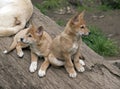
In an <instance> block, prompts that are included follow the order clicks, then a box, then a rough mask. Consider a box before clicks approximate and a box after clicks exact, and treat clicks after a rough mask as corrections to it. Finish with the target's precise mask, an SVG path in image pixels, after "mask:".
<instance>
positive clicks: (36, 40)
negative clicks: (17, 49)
mask: <svg viewBox="0 0 120 89" xmlns="http://www.w3.org/2000/svg"><path fill="white" fill-rule="evenodd" d="M20 40H21V42H23V43H26V44H28V45H29V46H30V49H31V64H30V67H29V70H30V72H35V71H36V69H37V60H38V56H43V57H44V59H45V61H44V62H43V63H42V65H41V67H40V69H39V72H38V75H39V76H40V77H43V76H45V74H46V70H47V68H48V66H49V64H50V62H49V56H50V55H51V53H50V44H51V43H52V38H51V37H50V35H49V34H48V33H47V32H45V31H43V27H42V26H40V27H39V28H38V29H36V28H35V27H34V26H32V29H30V30H28V31H27V33H26V35H25V36H24V37H23V38H21V39H20ZM56 64H57V63H56ZM59 64H60V62H59ZM60 65H62V64H60Z"/></svg>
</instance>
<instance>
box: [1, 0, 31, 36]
mask: <svg viewBox="0 0 120 89" xmlns="http://www.w3.org/2000/svg"><path fill="white" fill-rule="evenodd" d="M32 13H33V6H32V3H31V0H0V36H10V35H13V34H15V33H17V32H18V31H20V30H21V29H23V28H24V27H25V24H26V23H27V21H28V20H29V19H30V17H31V15H32Z"/></svg>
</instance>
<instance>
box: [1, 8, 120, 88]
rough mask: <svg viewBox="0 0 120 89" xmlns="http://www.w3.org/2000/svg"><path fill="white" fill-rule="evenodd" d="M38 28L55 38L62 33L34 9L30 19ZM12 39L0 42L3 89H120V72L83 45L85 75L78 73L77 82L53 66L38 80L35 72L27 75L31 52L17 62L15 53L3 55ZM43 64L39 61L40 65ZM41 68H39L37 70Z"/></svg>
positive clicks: (26, 51)
mask: <svg viewBox="0 0 120 89" xmlns="http://www.w3.org/2000/svg"><path fill="white" fill-rule="evenodd" d="M31 19H32V20H33V22H34V23H35V25H36V26H40V25H43V26H44V28H45V30H46V31H47V32H48V33H49V34H50V35H51V36H52V37H53V38H54V37H55V36H56V35H57V34H59V33H60V32H61V31H63V28H62V27H60V26H58V25H57V24H56V23H55V22H54V21H52V20H51V19H50V18H49V17H47V16H45V15H43V14H42V13H40V12H39V10H38V9H36V8H34V14H33V17H32V18H31ZM11 42H12V37H4V38H0V46H1V47H0V89H120V70H119V69H118V68H117V67H115V66H114V65H112V64H111V63H109V62H107V61H105V60H104V58H103V57H101V56H99V55H98V54H97V53H95V52H94V51H93V50H91V49H90V48H89V47H88V46H86V44H84V43H83V45H82V54H83V56H84V57H85V62H86V71H85V72H84V73H78V76H77V78H74V79H73V78H70V77H68V74H67V72H66V70H65V69H64V68H63V67H60V68H59V69H58V68H55V67H52V66H50V67H49V69H48V70H47V75H46V77H44V78H39V77H38V75H37V73H38V71H36V72H35V73H33V74H31V73H30V72H29V71H28V68H29V65H30V52H29V49H25V50H24V52H25V55H24V57H23V58H18V57H17V55H16V51H13V52H11V53H9V54H8V55H5V54H3V53H2V51H3V50H4V49H5V48H8V47H9V46H10V44H11ZM42 61H43V60H39V65H38V66H40V64H41V63H42ZM38 68H39V67H38Z"/></svg>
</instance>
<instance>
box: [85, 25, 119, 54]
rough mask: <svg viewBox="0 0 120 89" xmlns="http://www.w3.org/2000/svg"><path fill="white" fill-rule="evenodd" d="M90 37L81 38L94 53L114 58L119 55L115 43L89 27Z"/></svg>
mask: <svg viewBox="0 0 120 89" xmlns="http://www.w3.org/2000/svg"><path fill="white" fill-rule="evenodd" d="M89 29H90V31H91V35H89V36H85V37H83V41H84V42H85V43H86V44H87V45H88V46H89V47H90V48H92V49H93V50H94V51H95V52H97V53H98V54H100V55H103V56H116V55H118V53H119V51H120V50H119V47H118V46H117V45H116V43H115V42H114V41H112V40H110V39H108V38H107V37H105V35H104V34H103V33H102V32H101V31H100V29H98V28H97V27H94V26H89Z"/></svg>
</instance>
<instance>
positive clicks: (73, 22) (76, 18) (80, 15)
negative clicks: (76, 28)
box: [70, 10, 85, 25]
mask: <svg viewBox="0 0 120 89" xmlns="http://www.w3.org/2000/svg"><path fill="white" fill-rule="evenodd" d="M84 12H85V10H83V11H82V12H81V13H78V14H76V15H75V16H74V17H73V18H72V19H71V21H70V25H77V24H79V22H80V21H81V19H83V17H84Z"/></svg>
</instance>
